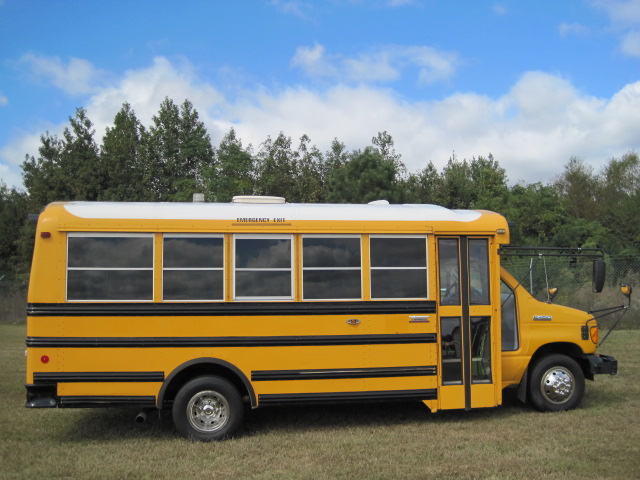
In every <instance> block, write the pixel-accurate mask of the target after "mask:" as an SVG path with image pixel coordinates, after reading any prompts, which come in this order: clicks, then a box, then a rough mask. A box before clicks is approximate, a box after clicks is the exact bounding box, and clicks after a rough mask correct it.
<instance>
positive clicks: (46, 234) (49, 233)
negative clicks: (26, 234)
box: [40, 232, 51, 238]
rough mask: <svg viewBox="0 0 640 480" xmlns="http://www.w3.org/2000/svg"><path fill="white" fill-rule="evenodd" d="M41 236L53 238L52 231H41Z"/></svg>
mask: <svg viewBox="0 0 640 480" xmlns="http://www.w3.org/2000/svg"><path fill="white" fill-rule="evenodd" d="M40 238H51V232H40Z"/></svg>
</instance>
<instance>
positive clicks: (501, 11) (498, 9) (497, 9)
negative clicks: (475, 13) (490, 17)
mask: <svg viewBox="0 0 640 480" xmlns="http://www.w3.org/2000/svg"><path fill="white" fill-rule="evenodd" d="M491 8H492V10H493V13H495V14H496V15H499V16H501V17H502V16H504V15H507V14H508V13H509V10H508V9H507V7H505V6H504V5H503V4H501V3H496V4H494V5H493V7H491Z"/></svg>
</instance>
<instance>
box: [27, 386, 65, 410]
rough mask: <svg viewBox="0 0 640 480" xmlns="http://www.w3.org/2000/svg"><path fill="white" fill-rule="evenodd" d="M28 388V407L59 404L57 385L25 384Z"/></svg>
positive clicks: (48, 406) (55, 405)
mask: <svg viewBox="0 0 640 480" xmlns="http://www.w3.org/2000/svg"><path fill="white" fill-rule="evenodd" d="M25 387H26V389H27V403H25V405H24V406H25V407H27V408H55V407H57V406H58V397H57V395H56V393H57V392H56V390H57V389H56V386H55V385H32V384H28V383H27V384H25Z"/></svg>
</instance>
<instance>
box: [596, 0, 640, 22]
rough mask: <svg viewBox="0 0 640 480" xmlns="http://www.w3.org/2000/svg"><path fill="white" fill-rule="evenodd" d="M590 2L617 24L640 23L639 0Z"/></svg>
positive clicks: (600, 0)
mask: <svg viewBox="0 0 640 480" xmlns="http://www.w3.org/2000/svg"><path fill="white" fill-rule="evenodd" d="M592 3H593V4H594V5H595V6H596V7H598V8H600V9H602V10H604V11H605V12H606V13H607V15H608V16H609V18H610V19H611V21H612V22H613V23H615V24H617V25H623V26H624V25H626V26H628V25H637V24H639V23H640V0H593V2H592Z"/></svg>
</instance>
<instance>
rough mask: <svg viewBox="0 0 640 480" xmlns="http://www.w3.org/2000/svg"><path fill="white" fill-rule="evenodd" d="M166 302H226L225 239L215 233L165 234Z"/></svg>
mask: <svg viewBox="0 0 640 480" xmlns="http://www.w3.org/2000/svg"><path fill="white" fill-rule="evenodd" d="M162 259H163V262H162V292H163V295H162V298H163V300H182V301H188V300H192V301H193V300H200V301H202V300H218V301H220V300H223V299H224V270H223V265H224V238H223V237H222V235H214V234H198V235H187V234H165V235H164V239H163V257H162Z"/></svg>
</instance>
